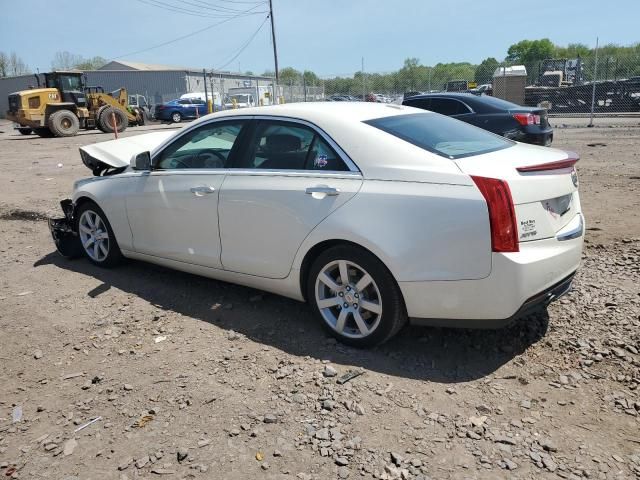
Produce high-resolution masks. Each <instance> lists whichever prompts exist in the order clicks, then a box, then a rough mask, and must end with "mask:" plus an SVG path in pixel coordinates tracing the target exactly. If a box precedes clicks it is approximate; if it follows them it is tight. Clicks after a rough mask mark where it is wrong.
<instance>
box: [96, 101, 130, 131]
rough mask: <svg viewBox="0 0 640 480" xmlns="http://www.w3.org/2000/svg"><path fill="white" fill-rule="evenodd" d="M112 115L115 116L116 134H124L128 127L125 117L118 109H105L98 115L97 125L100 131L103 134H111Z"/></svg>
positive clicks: (112, 129)
mask: <svg viewBox="0 0 640 480" xmlns="http://www.w3.org/2000/svg"><path fill="white" fill-rule="evenodd" d="M113 114H115V116H116V128H117V129H118V133H120V132H124V131H125V130H126V129H127V127H128V126H129V120H128V118H127V115H126V114H125V113H124V112H123V111H122V110H120V109H118V108H113V107H107V108H105V109H104V110H103V111H102V112H101V113H100V118H99V125H100V130H102V131H103V132H105V133H113V132H114V130H115V129H114V128H113Z"/></svg>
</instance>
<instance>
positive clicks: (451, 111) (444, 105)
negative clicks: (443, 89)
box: [429, 98, 459, 116]
mask: <svg viewBox="0 0 640 480" xmlns="http://www.w3.org/2000/svg"><path fill="white" fill-rule="evenodd" d="M458 103H459V102H456V101H455V100H449V99H447V98H432V99H431V108H430V109H429V110H431V111H432V112H436V113H440V114H442V115H447V116H451V115H457V114H458V113H459V112H458Z"/></svg>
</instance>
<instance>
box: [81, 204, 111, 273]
mask: <svg viewBox="0 0 640 480" xmlns="http://www.w3.org/2000/svg"><path fill="white" fill-rule="evenodd" d="M78 233H79V234H80V241H81V242H82V248H84V251H85V252H86V254H87V255H88V256H89V258H91V259H92V260H93V261H95V262H103V261H104V260H105V259H106V258H107V256H108V255H109V247H110V242H109V231H108V230H107V226H106V224H105V223H104V221H103V220H102V218H100V215H98V214H97V213H96V212H94V211H93V210H85V211H84V212H83V213H82V215H81V216H80V221H79V222H78Z"/></svg>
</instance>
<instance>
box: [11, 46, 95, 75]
mask: <svg viewBox="0 0 640 480" xmlns="http://www.w3.org/2000/svg"><path fill="white" fill-rule="evenodd" d="M106 64H107V60H106V59H105V58H103V57H100V56H96V57H92V58H85V57H83V56H82V55H77V54H75V53H70V52H67V51H64V52H56V54H55V55H54V57H53V60H52V61H51V70H97V69H99V68H100V67H102V66H103V65H106ZM30 73H33V70H31V68H29V65H27V64H26V62H25V61H24V60H23V59H22V58H21V57H19V56H18V54H17V53H16V52H11V53H5V52H3V51H0V78H3V77H17V76H19V75H28V74H30Z"/></svg>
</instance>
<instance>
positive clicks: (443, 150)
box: [364, 113, 515, 159]
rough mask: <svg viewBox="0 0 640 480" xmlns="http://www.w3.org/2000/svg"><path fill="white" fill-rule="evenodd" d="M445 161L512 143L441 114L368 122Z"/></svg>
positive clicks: (493, 149) (380, 119) (489, 150)
mask: <svg viewBox="0 0 640 480" xmlns="http://www.w3.org/2000/svg"><path fill="white" fill-rule="evenodd" d="M364 123H366V124H368V125H371V126H372V127H376V128H379V129H380V130H382V131H383V132H387V133H389V134H391V135H393V136H395V137H398V138H401V139H402V140H404V141H406V142H409V143H412V144H413V145H416V146H418V147H420V148H423V149H425V150H428V151H429V152H433V153H436V154H438V155H440V156H442V157H446V158H450V159H456V158H463V157H470V156H472V155H480V154H483V153H489V152H495V151H496V150H502V149H503V148H508V147H510V146H512V145H515V143H514V142H512V141H511V140H507V139H506V138H503V137H499V136H498V135H494V134H493V133H489V132H487V131H486V130H482V129H480V128H477V127H473V126H471V125H469V124H467V123H464V122H461V121H460V120H455V119H453V118H449V117H446V116H444V115H439V114H437V113H412V114H408V115H397V116H391V117H383V118H376V119H374V120H368V121H366V122H364Z"/></svg>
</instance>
